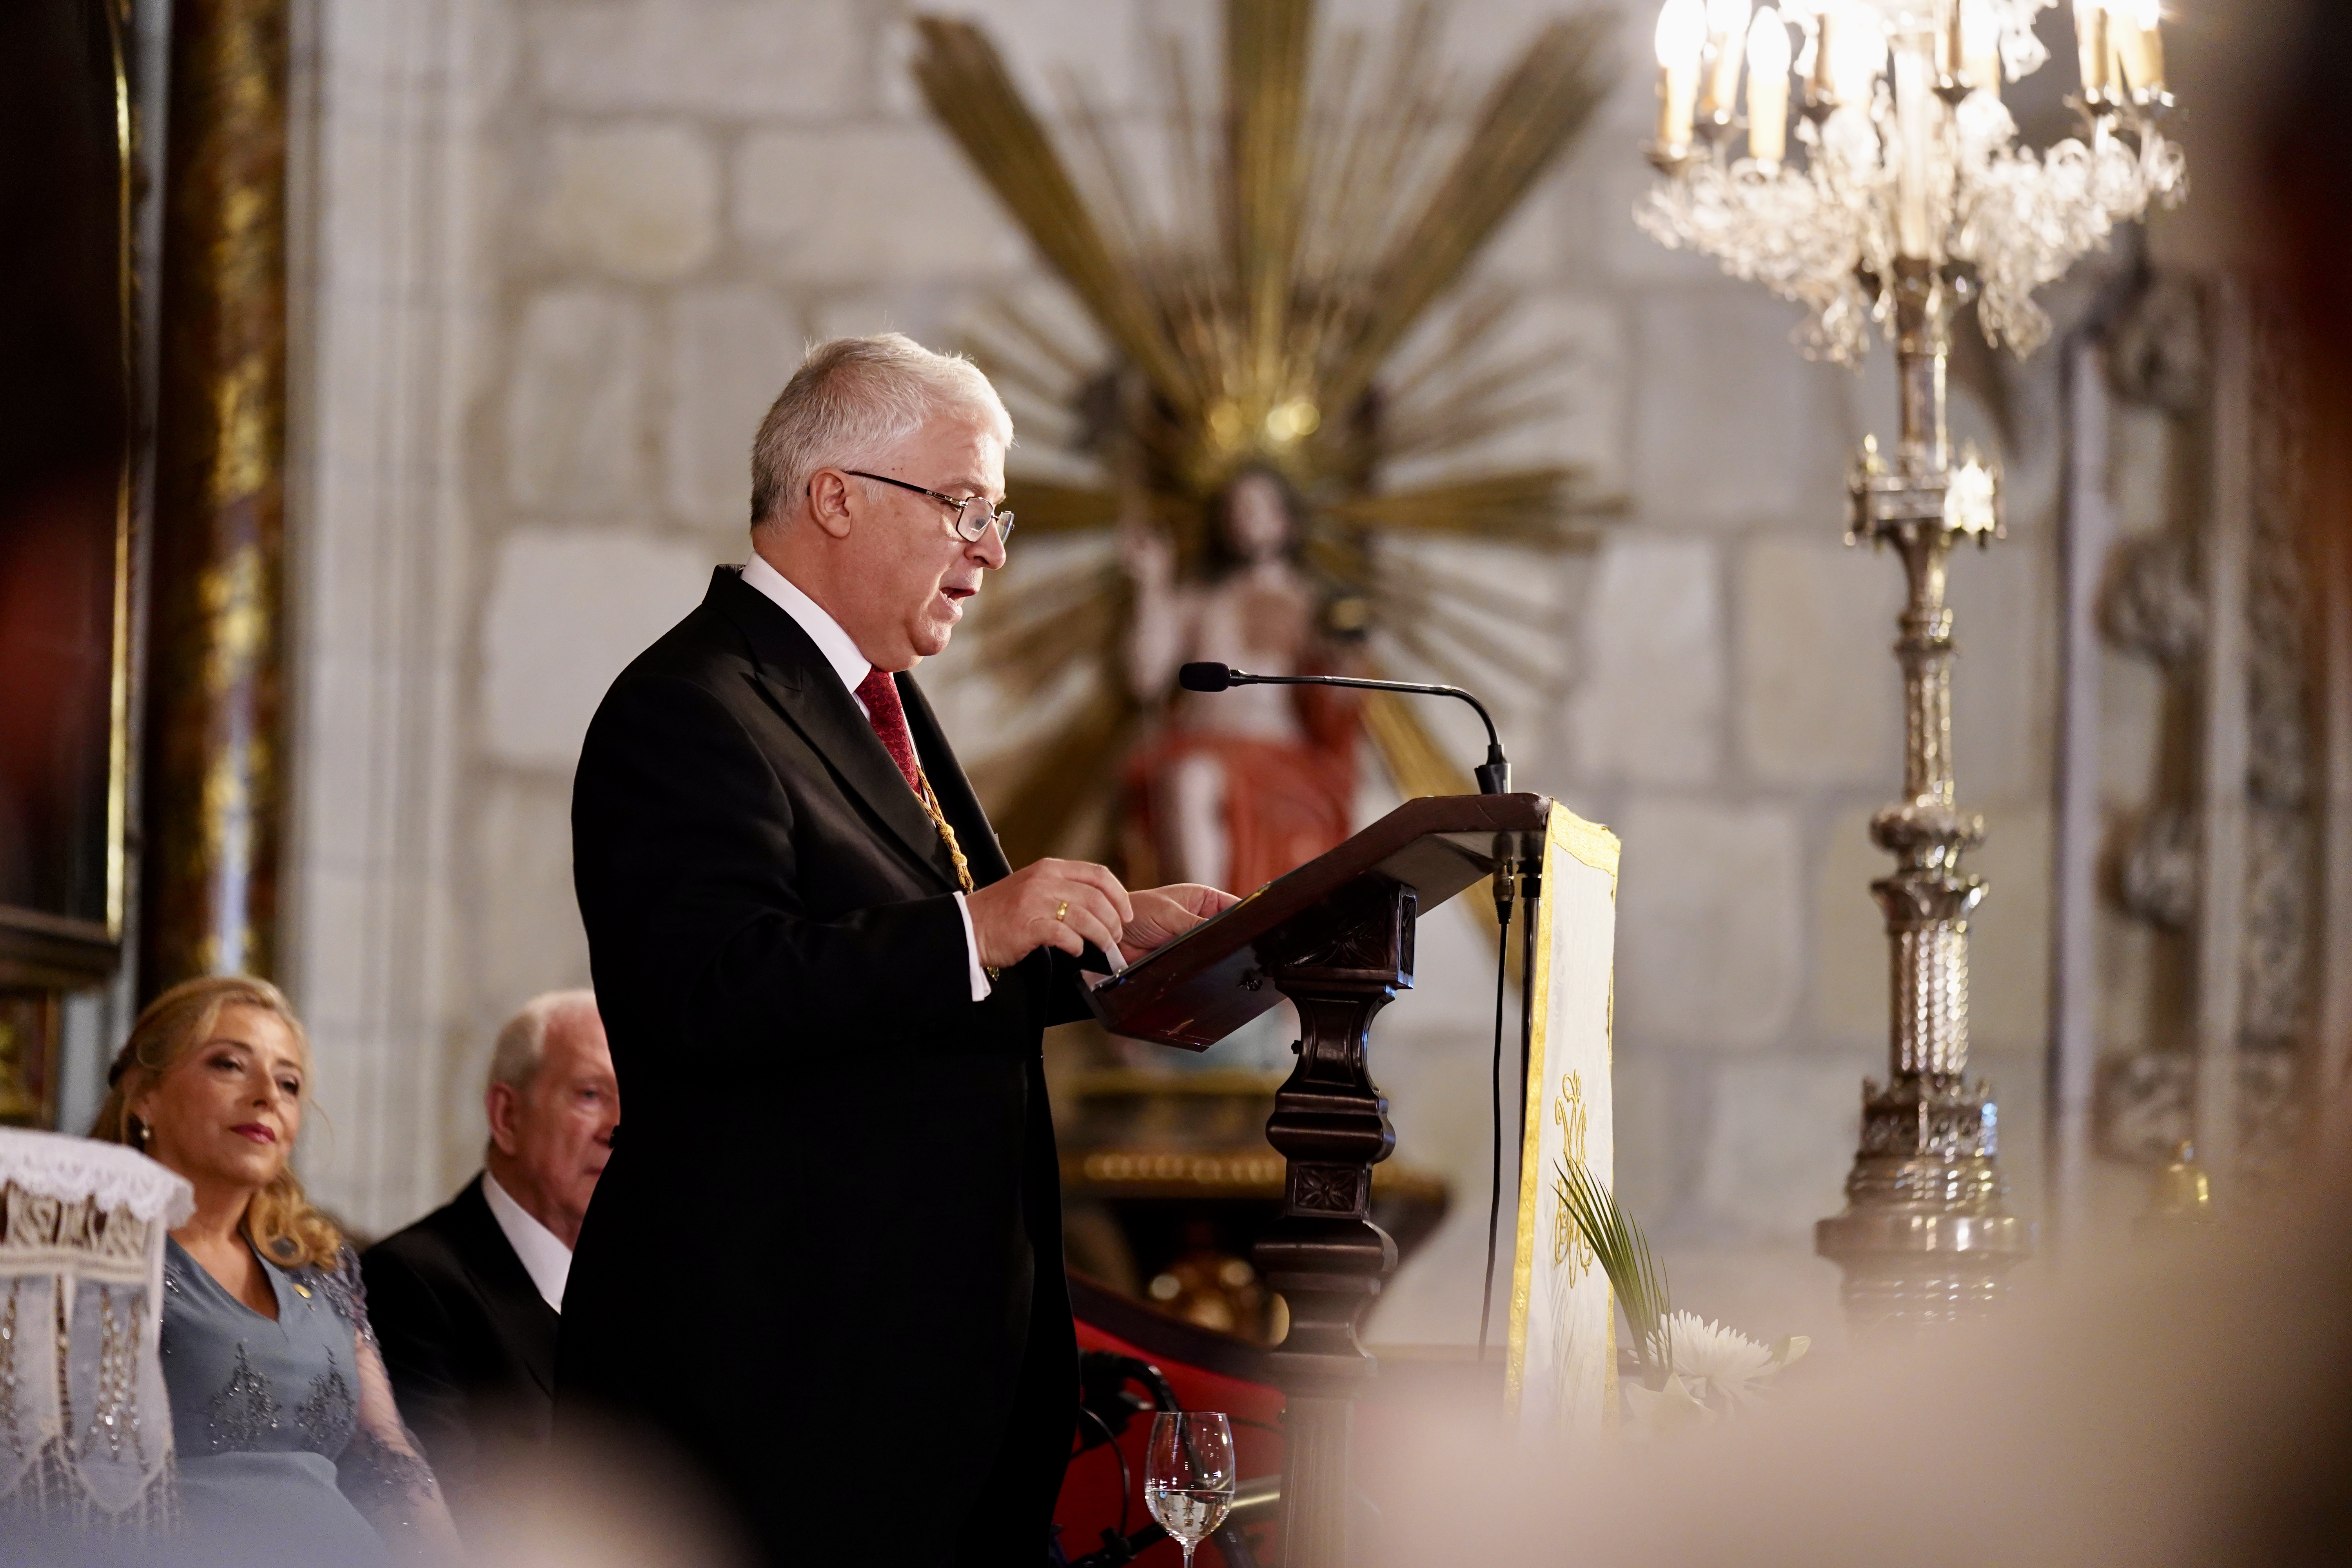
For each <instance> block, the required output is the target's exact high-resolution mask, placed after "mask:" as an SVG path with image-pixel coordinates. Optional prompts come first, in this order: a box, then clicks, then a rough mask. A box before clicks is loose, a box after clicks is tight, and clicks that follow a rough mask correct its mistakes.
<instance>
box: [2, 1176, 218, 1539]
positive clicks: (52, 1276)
mask: <svg viewBox="0 0 2352 1568" xmlns="http://www.w3.org/2000/svg"><path fill="white" fill-rule="evenodd" d="M194 1206H195V1200H194V1192H193V1190H192V1189H191V1188H190V1187H189V1185H188V1184H187V1183H186V1182H184V1181H183V1180H181V1179H180V1178H179V1177H178V1176H175V1175H173V1173H171V1172H169V1171H167V1170H165V1169H164V1168H163V1166H161V1165H159V1164H157V1163H155V1162H154V1161H152V1160H150V1159H148V1158H147V1157H146V1156H145V1155H144V1154H142V1153H140V1152H137V1151H136V1150H132V1149H126V1148H123V1147H121V1146H120V1145H118V1144H113V1143H97V1142H91V1141H90V1140H89V1139H87V1138H68V1137H64V1136H62V1135H60V1134H58V1133H55V1132H26V1131H16V1130H13V1129H0V1535H5V1533H6V1531H8V1529H10V1528H11V1527H13V1526H14V1525H15V1524H16V1523H17V1522H19V1521H27V1520H29V1521H33V1522H34V1523H36V1524H47V1525H48V1526H51V1527H55V1526H58V1525H65V1526H68V1527H71V1526H90V1527H102V1528H104V1529H107V1530H110V1531H130V1532H131V1533H152V1532H160V1531H168V1530H169V1529H170V1528H171V1525H172V1521H173V1514H174V1511H175V1507H176V1497H177V1493H176V1491H175V1489H174V1486H173V1454H172V1411H171V1395H170V1394H169V1392H168V1391H167V1390H166V1388H165V1387H164V1384H163V1363H162V1361H161V1360H160V1359H159V1356H158V1351H159V1349H160V1346H159V1335H160V1331H161V1328H162V1321H163V1237H164V1232H165V1230H166V1228H167V1227H169V1226H174V1225H177V1224H179V1223H180V1222H181V1221H183V1220H184V1219H186V1218H187V1217H188V1215H189V1213H190V1212H191V1211H192V1210H193V1209H194Z"/></svg>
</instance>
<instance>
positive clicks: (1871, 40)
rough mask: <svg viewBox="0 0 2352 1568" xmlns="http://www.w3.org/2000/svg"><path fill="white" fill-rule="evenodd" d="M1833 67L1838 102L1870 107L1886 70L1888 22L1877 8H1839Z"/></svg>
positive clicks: (1833, 88) (1832, 53) (1832, 74)
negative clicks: (1879, 80) (1882, 18)
mask: <svg viewBox="0 0 2352 1568" xmlns="http://www.w3.org/2000/svg"><path fill="white" fill-rule="evenodd" d="M1824 20H1826V18H1824ZM1830 71H1831V78H1830V80H1831V87H1832V96H1833V97H1835V98H1836V100H1837V101H1838V102H1840V103H1842V104H1847V105H1851V106H1852V107H1853V108H1855V109H1865V110H1866V109H1868V108H1869V107H1870V100H1871V99H1872V98H1873V97H1874V96H1875V92H1876V89H1877V86H1878V79H1879V78H1880V77H1881V76H1883V75H1884V74H1885V71H1886V25H1885V22H1883V21H1882V20H1880V18H1879V16H1878V13H1877V12H1876V11H1874V10H1871V9H1867V8H1856V7H1851V6H1847V7H1842V8H1841V9H1840V10H1839V13H1838V27H1837V43H1836V46H1835V47H1833V48H1832V49H1831V51H1830Z"/></svg>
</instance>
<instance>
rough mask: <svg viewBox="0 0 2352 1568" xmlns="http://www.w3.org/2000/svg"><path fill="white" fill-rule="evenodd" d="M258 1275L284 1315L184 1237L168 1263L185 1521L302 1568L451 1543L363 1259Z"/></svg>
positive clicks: (344, 1257)
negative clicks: (253, 1297)
mask: <svg viewBox="0 0 2352 1568" xmlns="http://www.w3.org/2000/svg"><path fill="white" fill-rule="evenodd" d="M255 1257H256V1258H260V1254H259V1253H258V1252H257V1253H256V1254H255ZM260 1261H261V1266H262V1271H263V1273H264V1274H265V1275H266V1276H267V1277H268V1280H269V1285H270V1289H271V1290H272V1292H273V1293H274V1294H275V1295H276V1297H277V1301H278V1317H277V1319H276V1321H271V1320H270V1319H269V1318H268V1317H266V1316H264V1315H263V1314H261V1313H259V1312H257V1311H255V1310H253V1309H252V1308H251V1307H249V1306H247V1305H246V1304H245V1303H244V1302H243V1301H241V1300H237V1299H236V1297H235V1296H233V1295H231V1294H230V1293H229V1292H228V1291H227V1290H226V1289H225V1288H223V1287H222V1285H221V1284H220V1282H219V1281H218V1280H216V1279H214V1278H213V1277H212V1275H211V1274H210V1273H208V1272H206V1271H205V1268H203V1266H202V1265H200V1264H198V1263H197V1262H196V1261H195V1260H194V1258H190V1257H189V1256H188V1254H187V1253H186V1252H185V1251H184V1250H182V1248H181V1247H180V1245H179V1243H178V1242H176V1241H175V1242H172V1243H171V1244H169V1246H168V1247H166V1249H165V1252H164V1256H163V1381H164V1383H165V1384H166V1386H168V1387H169V1389H170V1390H171V1395H172V1426H173V1441H174V1445H175V1447H176V1448H177V1450H178V1458H179V1471H180V1488H181V1499H182V1507H183V1517H184V1519H185V1521H186V1525H187V1528H188V1530H189V1531H190V1532H191V1533H192V1534H194V1535H196V1536H198V1537H199V1538H204V1539H209V1540H210V1541H213V1542H217V1543H219V1544H223V1545H227V1544H231V1543H235V1544H237V1545H240V1546H244V1545H247V1544H250V1545H252V1546H256V1547H258V1548H261V1549H262V1550H263V1551H264V1552H265V1553H266V1552H268V1551H269V1550H271V1549H273V1548H279V1547H283V1548H288V1549H291V1548H293V1547H295V1546H296V1545H297V1544H298V1543H299V1546H300V1548H301V1550H302V1552H303V1555H304V1559H305V1560H306V1561H317V1562H330V1563H373V1564H383V1563H392V1562H394V1561H395V1560H400V1559H413V1558H415V1557H418V1556H426V1557H430V1556H432V1555H435V1554H436V1553H438V1552H443V1551H445V1550H446V1548H448V1547H449V1546H451V1545H453V1544H454V1541H455V1538H454V1535H453V1534H452V1533H451V1532H450V1530H449V1524H448V1515H447V1512H446V1509H445V1508H444V1506H443V1504H442V1500H441V1493H440V1489H439V1487H438V1486H437V1485H436V1483H435V1481H434V1479H433V1472H432V1469H431V1468H429V1467H428V1466H427V1465H426V1464H425V1461H424V1459H423V1458H420V1457H419V1454H418V1451H417V1447H416V1444H415V1442H414V1441H413V1440H412V1439H411V1437H410V1436H409V1434H408V1432H407V1429H406V1428H405V1427H404V1426H402V1424H401V1420H400V1414H399V1408H398V1406H397V1405H395V1404H394V1400H393V1394H392V1384H391V1383H390V1381H389V1380H388V1379H387V1378H386V1377H385V1375H384V1370H383V1354H382V1352H380V1351H379V1350H378V1348H377V1346H376V1341H375V1331H374V1330H373V1328H371V1327H370V1326H369V1323H368V1319H367V1305H366V1298H365V1295H364V1293H363V1292H362V1288H361V1285H360V1270H359V1259H358V1256H357V1254H355V1253H354V1252H352V1249H351V1248H350V1247H344V1248H343V1249H342V1251H341V1254H340V1255H339V1256H338V1257H337V1258H336V1260H335V1265H334V1267H333V1268H292V1269H288V1268H278V1266H277V1265H275V1264H273V1263H271V1262H270V1261H269V1260H268V1258H260Z"/></svg>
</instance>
